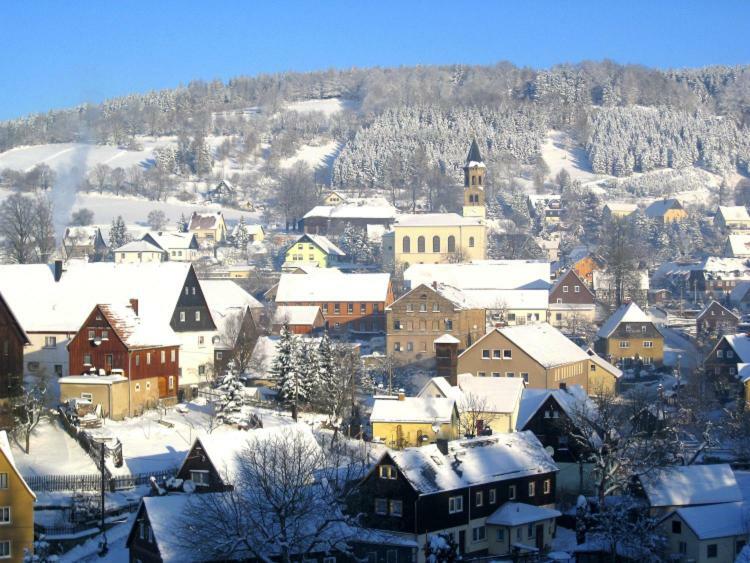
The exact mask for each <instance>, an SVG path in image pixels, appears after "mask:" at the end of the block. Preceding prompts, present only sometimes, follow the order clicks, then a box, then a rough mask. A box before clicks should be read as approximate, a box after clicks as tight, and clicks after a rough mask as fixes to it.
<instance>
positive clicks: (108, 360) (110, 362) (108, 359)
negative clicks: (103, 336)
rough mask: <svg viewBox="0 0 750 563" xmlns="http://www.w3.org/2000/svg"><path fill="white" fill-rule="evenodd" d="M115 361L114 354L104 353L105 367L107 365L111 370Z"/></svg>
mask: <svg viewBox="0 0 750 563" xmlns="http://www.w3.org/2000/svg"><path fill="white" fill-rule="evenodd" d="M113 363H114V361H113V359H112V354H105V355H104V366H105V367H106V368H107V369H110V370H111V369H112V365H113Z"/></svg>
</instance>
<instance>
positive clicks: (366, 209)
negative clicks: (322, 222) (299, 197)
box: [303, 203, 398, 221]
mask: <svg viewBox="0 0 750 563" xmlns="http://www.w3.org/2000/svg"><path fill="white" fill-rule="evenodd" d="M397 213H398V211H397V210H396V208H395V207H393V206H392V205H390V204H388V205H382V204H378V203H374V204H362V205H359V204H356V203H354V204H349V203H344V204H341V205H316V206H315V207H313V208H312V209H311V210H310V211H308V212H307V213H306V214H305V216H304V217H303V219H310V218H325V219H341V220H346V219H365V220H366V219H373V220H377V221H393V220H394V219H395V218H396V215H397Z"/></svg>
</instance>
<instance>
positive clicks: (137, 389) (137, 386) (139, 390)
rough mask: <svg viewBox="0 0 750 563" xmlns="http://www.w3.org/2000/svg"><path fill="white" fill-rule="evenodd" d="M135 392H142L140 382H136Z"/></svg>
mask: <svg viewBox="0 0 750 563" xmlns="http://www.w3.org/2000/svg"><path fill="white" fill-rule="evenodd" d="M135 392H136V393H140V392H141V384H140V383H136V384H135Z"/></svg>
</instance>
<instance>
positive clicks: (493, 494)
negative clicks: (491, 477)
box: [488, 489, 497, 504]
mask: <svg viewBox="0 0 750 563" xmlns="http://www.w3.org/2000/svg"><path fill="white" fill-rule="evenodd" d="M488 496H489V501H490V504H495V503H496V502H497V491H496V490H495V489H490V492H489V495H488Z"/></svg>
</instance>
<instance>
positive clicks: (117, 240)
mask: <svg viewBox="0 0 750 563" xmlns="http://www.w3.org/2000/svg"><path fill="white" fill-rule="evenodd" d="M128 240H129V237H128V228H127V227H126V226H125V221H124V220H123V218H122V215H118V216H117V217H116V218H114V219H112V226H111V227H110V229H109V246H110V248H111V249H112V250H114V249H115V248H119V247H121V246H122V245H123V244H125V243H127V242H128Z"/></svg>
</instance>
